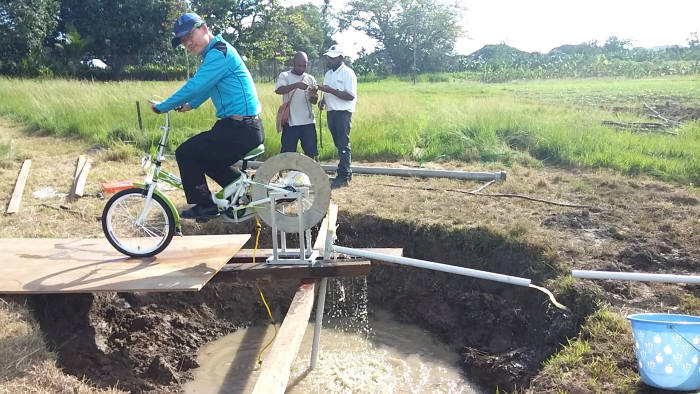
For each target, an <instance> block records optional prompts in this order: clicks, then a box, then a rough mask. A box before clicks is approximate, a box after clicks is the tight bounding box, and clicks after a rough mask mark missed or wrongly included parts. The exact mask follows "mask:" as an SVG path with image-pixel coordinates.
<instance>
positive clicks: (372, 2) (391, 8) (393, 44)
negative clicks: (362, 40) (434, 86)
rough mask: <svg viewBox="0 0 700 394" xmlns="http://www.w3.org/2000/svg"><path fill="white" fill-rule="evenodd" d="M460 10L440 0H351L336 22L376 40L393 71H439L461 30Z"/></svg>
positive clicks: (457, 6) (456, 6) (456, 5)
mask: <svg viewBox="0 0 700 394" xmlns="http://www.w3.org/2000/svg"><path fill="white" fill-rule="evenodd" d="M461 14H462V8H461V7H460V6H459V5H458V4H457V3H454V4H451V3H446V2H444V1H442V0H351V1H350V2H349V3H348V8H347V9H346V10H345V11H344V12H342V13H341V15H340V24H341V28H343V29H346V28H348V27H350V26H352V27H354V28H355V29H357V30H360V31H363V32H365V33H366V34H367V35H368V36H370V37H372V38H374V39H376V40H377V41H379V42H380V43H381V45H382V46H383V48H384V49H385V50H386V52H387V54H388V56H389V57H390V58H391V60H392V62H393V65H394V69H393V71H394V72H395V73H408V72H426V71H439V70H440V69H441V64H442V63H443V61H444V59H445V58H446V57H447V56H448V55H450V54H451V53H452V50H453V49H454V44H455V41H456V40H457V38H458V37H459V35H460V34H461V28H460V27H459V24H458V21H459V19H460V16H461Z"/></svg>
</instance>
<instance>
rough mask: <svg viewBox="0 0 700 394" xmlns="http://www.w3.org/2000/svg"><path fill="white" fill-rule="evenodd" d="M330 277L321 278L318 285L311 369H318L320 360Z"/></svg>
mask: <svg viewBox="0 0 700 394" xmlns="http://www.w3.org/2000/svg"><path fill="white" fill-rule="evenodd" d="M327 285H328V278H321V280H320V283H319V287H318V300H317V302H316V324H314V339H313V342H312V343H311V369H312V370H313V369H316V360H318V344H319V343H320V342H321V328H322V327H323V308H325V305H326V286H327Z"/></svg>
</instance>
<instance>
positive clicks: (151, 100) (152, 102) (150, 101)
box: [148, 99, 183, 113]
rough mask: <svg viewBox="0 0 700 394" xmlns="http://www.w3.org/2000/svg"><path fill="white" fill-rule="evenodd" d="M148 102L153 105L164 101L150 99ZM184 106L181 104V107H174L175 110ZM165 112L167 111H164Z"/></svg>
mask: <svg viewBox="0 0 700 394" xmlns="http://www.w3.org/2000/svg"><path fill="white" fill-rule="evenodd" d="M148 102H149V103H151V105H158V104H160V103H162V101H156V100H154V99H148ZM182 107H183V105H180V106H179V107H175V108H173V109H174V110H175V111H180V110H181V109H182ZM168 112H169V111H168ZM163 113H167V112H163Z"/></svg>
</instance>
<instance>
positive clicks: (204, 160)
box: [151, 13, 265, 218]
mask: <svg viewBox="0 0 700 394" xmlns="http://www.w3.org/2000/svg"><path fill="white" fill-rule="evenodd" d="M173 31H174V33H175V37H174V38H173V39H172V41H171V43H172V45H173V48H176V47H177V46H179V45H183V46H184V47H185V49H186V50H187V52H189V53H191V54H193V55H202V57H203V58H204V60H203V62H202V65H201V66H199V69H198V70H197V72H196V73H195V74H194V75H193V76H192V78H190V79H189V80H188V81H187V82H186V83H185V84H184V85H183V86H182V87H181V88H180V89H178V90H177V91H176V92H175V93H173V94H172V95H171V96H170V97H169V98H168V99H167V100H165V101H163V102H161V103H159V104H152V105H151V108H152V109H153V112H155V113H163V112H167V111H170V110H173V109H177V110H178V111H179V112H186V111H189V110H191V109H195V108H198V107H199V106H200V105H202V104H203V103H204V102H205V101H206V100H207V99H210V98H211V101H212V103H213V104H214V107H216V117H217V118H219V119H218V120H217V121H216V123H214V126H212V128H211V129H210V130H208V131H203V132H201V133H199V134H197V135H195V136H193V137H190V138H189V139H188V140H187V141H185V142H183V143H182V145H180V146H179V147H178V148H177V150H176V151H175V157H176V159H177V164H178V167H179V168H180V176H181V178H182V185H183V189H184V191H185V196H186V198H187V203H189V204H196V205H194V206H193V207H191V208H189V209H186V210H184V211H183V212H182V213H181V217H183V218H209V217H214V216H218V215H219V212H218V208H217V206H216V205H215V204H214V202H213V201H212V199H211V192H210V191H209V187H208V186H207V182H206V178H205V174H206V175H208V176H209V177H211V178H212V179H213V180H214V181H216V183H218V184H219V185H221V186H222V187H225V186H226V185H228V184H230V183H231V182H233V181H235V180H236V179H238V178H239V177H240V175H241V174H240V173H239V172H238V171H237V170H235V169H234V168H232V167H231V165H232V164H234V163H235V162H237V161H239V160H240V159H241V158H243V155H245V154H246V153H247V152H248V151H250V150H252V149H253V148H255V147H256V146H258V145H260V144H262V142H263V140H264V138H265V133H264V130H263V125H262V121H261V120H260V117H259V114H260V112H261V109H262V106H261V104H260V100H259V99H258V95H257V91H256V89H255V84H254V82H253V77H252V76H251V75H250V72H249V71H248V68H247V67H246V65H245V64H244V63H243V60H242V59H241V57H240V55H239V54H238V51H236V49H235V48H234V47H233V46H232V45H231V44H229V43H228V42H227V41H226V40H224V39H223V38H222V37H221V35H217V36H214V35H213V34H212V33H211V32H210V31H209V28H208V27H207V25H206V23H205V22H204V20H203V19H202V18H201V17H200V16H199V15H197V14H195V13H186V14H183V15H181V16H180V17H179V18H177V19H176V20H175V24H174V26H173Z"/></svg>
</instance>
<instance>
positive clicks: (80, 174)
mask: <svg viewBox="0 0 700 394" xmlns="http://www.w3.org/2000/svg"><path fill="white" fill-rule="evenodd" d="M81 160H82V162H83V164H82V165H80V163H81ZM90 167H92V164H91V163H90V160H89V159H87V157H86V156H85V155H80V157H78V168H76V170H75V172H76V176H75V179H74V181H73V188H72V189H71V193H70V200H71V201H73V200H74V199H75V198H76V197H82V196H83V192H84V190H85V183H86V182H87V176H88V172H90Z"/></svg>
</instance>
